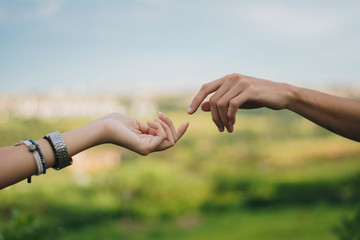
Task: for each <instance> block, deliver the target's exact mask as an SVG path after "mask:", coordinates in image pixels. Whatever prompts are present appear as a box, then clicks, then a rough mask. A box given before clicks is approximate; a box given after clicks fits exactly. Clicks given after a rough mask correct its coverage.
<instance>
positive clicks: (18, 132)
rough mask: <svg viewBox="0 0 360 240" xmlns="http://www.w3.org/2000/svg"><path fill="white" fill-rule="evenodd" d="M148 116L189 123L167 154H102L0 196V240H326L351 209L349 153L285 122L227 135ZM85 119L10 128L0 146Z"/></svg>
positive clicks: (13, 122) (240, 123)
mask: <svg viewBox="0 0 360 240" xmlns="http://www.w3.org/2000/svg"><path fill="white" fill-rule="evenodd" d="M160 110H161V111H163V112H165V113H166V114H168V115H169V116H170V117H171V118H172V119H173V120H174V122H175V124H176V125H177V126H178V125H179V124H180V123H181V122H183V121H190V127H189V129H188V132H187V133H186V135H185V136H184V137H183V139H181V140H180V141H179V142H178V143H177V145H176V146H175V147H174V148H172V149H169V150H167V151H164V152H159V153H154V154H150V155H149V156H147V157H142V156H139V155H136V154H134V153H132V152H129V151H127V150H125V149H122V148H119V147H115V146H110V145H104V146H100V147H96V148H94V149H90V150H89V151H88V153H87V154H85V155H82V156H80V157H79V160H78V161H77V162H76V158H75V163H74V166H72V167H70V168H68V169H66V170H63V171H61V172H56V171H53V170H51V171H49V173H48V174H47V175H46V176H40V177H34V178H33V183H32V184H27V183H25V181H24V182H21V183H19V184H16V185H14V186H12V187H9V188H7V189H4V190H1V192H0V232H1V233H2V237H1V235H0V239H99V238H102V239H200V240H201V239H337V238H336V236H335V235H334V234H333V231H332V229H333V228H334V227H336V226H339V225H340V222H341V219H342V218H343V217H344V216H347V215H349V214H350V215H351V214H353V212H354V211H355V209H356V206H358V205H359V203H360V188H359V186H360V161H359V158H360V145H359V143H356V142H353V141H351V140H347V139H344V138H342V137H339V136H336V135H334V134H332V133H329V132H327V131H326V130H324V129H322V128H320V127H318V126H316V125H314V124H313V123H311V122H309V121H307V120H305V119H302V118H301V117H299V116H297V115H295V114H293V113H290V112H288V111H276V112H275V111H269V110H262V109H260V110H251V111H239V113H238V116H237V119H238V120H237V125H236V128H235V132H234V133H232V134H228V133H218V132H217V129H216V127H215V125H214V124H213V123H212V121H211V118H210V116H209V115H208V114H206V113H197V114H196V115H194V116H188V115H187V114H186V113H185V111H180V110H178V109H177V108H171V107H169V106H168V105H160ZM90 120H91V119H57V120H41V119H17V118H10V119H9V120H8V121H6V122H3V123H1V124H0V136H1V139H0V144H1V146H6V145H10V144H13V143H14V142H16V141H18V140H19V139H22V138H24V137H31V138H33V139H38V138H41V137H42V136H43V135H45V134H46V133H48V132H50V131H54V130H60V131H66V130H69V129H72V128H75V127H77V126H80V125H82V124H84V123H86V122H88V121H90ZM102 161H103V162H106V164H104V166H102V165H103V164H99V162H102ZM86 162H88V163H90V164H86ZM25 236H26V237H25Z"/></svg>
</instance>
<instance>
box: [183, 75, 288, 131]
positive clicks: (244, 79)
mask: <svg viewBox="0 0 360 240" xmlns="http://www.w3.org/2000/svg"><path fill="white" fill-rule="evenodd" d="M285 87H286V84H281V83H275V82H271V81H268V80H263V79H258V78H253V77H249V76H245V75H241V74H237V73H234V74H230V75H226V76H225V77H222V78H220V79H217V80H215V81H212V82H210V83H207V84H204V85H203V86H202V87H201V89H200V91H199V92H198V94H197V95H196V96H195V97H194V99H193V101H192V103H191V105H190V107H189V110H188V113H189V114H193V113H195V112H196V110H197V109H198V108H199V106H200V104H201V109H202V110H203V111H211V115H212V119H213V121H214V123H215V124H216V126H217V127H218V129H219V131H220V132H223V131H224V129H225V128H226V129H227V131H228V132H232V131H233V130H234V124H235V122H236V112H237V110H238V109H239V108H245V109H251V108H259V107H268V108H271V109H275V110H278V109H283V108H285V107H286V104H287V103H288V96H287V95H286V91H284V88H285ZM211 93H214V94H213V95H212V96H211V97H210V100H209V101H205V102H203V101H204V100H205V98H206V97H207V96H208V95H209V94H211Z"/></svg>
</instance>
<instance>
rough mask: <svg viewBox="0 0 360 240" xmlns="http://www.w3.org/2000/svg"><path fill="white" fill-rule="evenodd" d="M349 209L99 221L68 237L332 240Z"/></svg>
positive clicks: (273, 210)
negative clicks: (337, 226) (333, 231)
mask: <svg viewBox="0 0 360 240" xmlns="http://www.w3.org/2000/svg"><path fill="white" fill-rule="evenodd" d="M351 211H352V209H351V208H350V207H334V206H325V205H317V206H308V207H293V208H265V209H258V210H250V209H244V210H238V211H233V212H223V213H213V214H206V215H198V214H189V215H185V216H183V217H180V218H177V219H174V220H171V221H164V220H162V221H161V220H153V221H142V222H137V221H131V220H129V219H128V220H117V221H108V222H99V223H97V224H95V225H89V226H86V227H84V228H83V229H77V230H76V231H74V232H68V233H67V234H66V238H64V239H67V240H75V239H77V240H80V239H87V240H91V239H100V238H102V239H132V240H150V239H157V240H161V239H172V240H185V239H186V240H219V239H222V240H233V239H242V240H258V239H261V240H282V239H283V240H288V239H292V240H304V239H317V240H322V239H324V240H325V239H326V240H331V239H336V237H335V235H334V234H333V233H332V228H333V227H334V226H336V225H337V224H338V223H339V220H340V219H341V217H342V216H344V215H345V214H346V213H349V212H351Z"/></svg>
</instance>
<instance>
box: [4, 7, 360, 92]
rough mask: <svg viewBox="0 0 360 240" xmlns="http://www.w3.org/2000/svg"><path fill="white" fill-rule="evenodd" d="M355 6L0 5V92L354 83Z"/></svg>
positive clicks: (358, 38)
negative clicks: (252, 82) (234, 78)
mask: <svg viewBox="0 0 360 240" xmlns="http://www.w3.org/2000/svg"><path fill="white" fill-rule="evenodd" d="M359 13H360V2H359V1H324V0H322V1H320V0H312V1H290V0H288V1H234V0H223V1H221V0H208V1H205V0H199V1H190V0H182V1H180V0H178V1H175V0H128V1H125V0H122V1H120V0H119V1H111V0H109V1H85V0H82V1H80V0H79V1H75V0H72V1H66V0H47V1H31V0H27V1H19V0H0V83H1V89H0V92H5V93H6V92H24V91H27V92H47V91H52V90H54V89H57V88H61V89H63V90H65V91H74V90H77V89H78V90H84V89H87V91H90V92H96V91H101V92H106V91H111V92H118V93H130V94H131V93H132V92H133V91H138V90H149V91H164V90H177V89H197V88H199V87H200V86H201V85H202V84H203V83H205V82H208V81H211V80H214V79H216V78H219V77H221V76H223V75H225V74H228V73H233V72H239V73H243V74H247V75H251V76H256V77H261V78H266V79H271V80H274V81H280V82H288V83H292V84H295V85H300V86H304V87H324V86H345V87H359V86H360V77H359V76H360V27H359V26H360V14H359Z"/></svg>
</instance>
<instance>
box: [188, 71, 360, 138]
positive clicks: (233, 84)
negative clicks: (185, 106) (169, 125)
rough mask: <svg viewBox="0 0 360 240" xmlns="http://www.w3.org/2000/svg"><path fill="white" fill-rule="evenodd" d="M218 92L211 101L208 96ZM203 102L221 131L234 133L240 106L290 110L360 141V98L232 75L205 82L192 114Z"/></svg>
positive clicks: (195, 98)
mask: <svg viewBox="0 0 360 240" xmlns="http://www.w3.org/2000/svg"><path fill="white" fill-rule="evenodd" d="M211 93H214V94H213V95H212V96H211V98H210V100H209V101H205V102H203V101H204V99H205V98H206V97H207V96H208V95H209V94H211ZM200 105H201V108H202V110H204V111H211V115H212V119H213V121H214V123H215V124H216V126H217V127H218V129H219V131H220V132H222V131H224V129H225V128H226V129H227V131H228V132H232V131H233V129H234V124H235V121H236V119H235V116H236V112H237V110H238V109H239V108H246V109H251V108H259V107H267V108H270V109H274V110H279V109H289V110H291V111H293V112H295V113H298V114H299V115H301V116H303V117H305V118H307V119H309V120H311V121H313V122H314V123H316V124H318V125H320V126H322V127H324V128H327V129H329V130H330V131H332V132H334V133H337V134H339V135H342V136H344V137H347V138H350V139H353V140H355V141H360V124H359V123H360V100H358V99H351V98H343V97H337V96H333V95H329V94H325V93H322V92H318V91H313V90H309V89H304V88H298V87H294V86H291V85H288V84H283V83H276V82H272V81H268V80H264V79H258V78H253V77H249V76H245V75H241V74H231V75H227V76H225V77H223V78H220V79H218V80H215V81H213V82H210V83H207V84H204V85H203V86H202V88H201V89H200V91H199V92H198V94H197V95H196V96H195V97H194V99H193V101H192V103H191V105H190V108H189V110H188V113H189V114H193V113H194V112H195V111H196V110H197V108H198V107H199V106H200Z"/></svg>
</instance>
